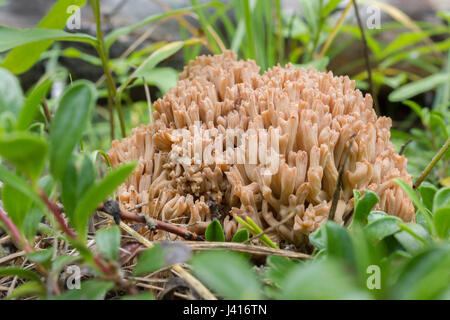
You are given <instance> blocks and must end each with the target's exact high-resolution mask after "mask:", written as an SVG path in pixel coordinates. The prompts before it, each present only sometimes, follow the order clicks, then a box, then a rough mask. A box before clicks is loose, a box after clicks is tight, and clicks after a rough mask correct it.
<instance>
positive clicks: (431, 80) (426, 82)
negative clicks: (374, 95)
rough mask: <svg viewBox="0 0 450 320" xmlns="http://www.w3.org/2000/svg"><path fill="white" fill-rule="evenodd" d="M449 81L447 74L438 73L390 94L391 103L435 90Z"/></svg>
mask: <svg viewBox="0 0 450 320" xmlns="http://www.w3.org/2000/svg"><path fill="white" fill-rule="evenodd" d="M445 81H448V75H447V74H445V73H438V74H433V75H431V76H428V77H426V78H423V79H420V80H418V81H415V82H411V83H408V84H405V85H404V86H401V87H400V88H397V89H395V90H394V91H392V92H391V93H390V94H389V97H388V98H389V101H392V102H396V101H402V100H406V99H409V98H412V97H414V96H417V95H419V94H421V93H424V92H427V91H430V90H433V89H434V88H436V87H437V86H439V85H440V84H442V83H444V82H445Z"/></svg>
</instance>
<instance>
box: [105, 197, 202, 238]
mask: <svg viewBox="0 0 450 320" xmlns="http://www.w3.org/2000/svg"><path fill="white" fill-rule="evenodd" d="M98 210H99V211H103V212H106V213H108V214H110V215H112V216H113V218H114V221H115V222H116V224H119V223H120V219H126V220H131V221H135V222H139V223H145V224H146V225H147V226H148V227H149V228H150V230H163V231H166V232H170V233H173V234H176V235H177V236H179V237H182V238H183V239H185V240H194V241H204V239H203V238H202V237H201V236H199V235H197V234H196V233H195V232H191V231H189V230H186V229H185V228H182V227H178V226H176V225H173V224H171V223H167V222H163V221H160V220H156V219H152V218H150V217H148V216H141V215H137V214H135V213H132V212H129V211H122V210H120V208H119V204H118V203H117V202H116V201H105V203H104V204H102V205H100V206H99V207H98ZM118 218H119V220H118Z"/></svg>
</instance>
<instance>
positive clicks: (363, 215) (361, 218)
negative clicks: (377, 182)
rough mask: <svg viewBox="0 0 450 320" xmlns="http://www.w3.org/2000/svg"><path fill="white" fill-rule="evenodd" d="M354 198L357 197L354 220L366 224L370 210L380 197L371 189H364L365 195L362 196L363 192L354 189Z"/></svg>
mask: <svg viewBox="0 0 450 320" xmlns="http://www.w3.org/2000/svg"><path fill="white" fill-rule="evenodd" d="M353 198H354V199H355V206H354V218H353V221H356V222H357V223H361V224H362V225H365V224H366V222H367V217H368V215H369V213H370V211H371V210H372V208H373V207H374V206H375V204H376V203H377V202H378V201H379V200H380V198H378V196H377V194H376V193H375V192H373V191H370V190H366V191H364V196H363V197H362V198H361V193H359V191H358V190H353Z"/></svg>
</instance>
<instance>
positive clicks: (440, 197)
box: [433, 187, 450, 210]
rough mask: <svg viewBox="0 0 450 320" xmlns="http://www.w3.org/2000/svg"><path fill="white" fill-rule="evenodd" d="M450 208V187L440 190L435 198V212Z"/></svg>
mask: <svg viewBox="0 0 450 320" xmlns="http://www.w3.org/2000/svg"><path fill="white" fill-rule="evenodd" d="M448 206H450V187H445V188H442V189H439V191H438V192H436V195H435V196H434V201H433V210H438V209H439V208H442V207H448Z"/></svg>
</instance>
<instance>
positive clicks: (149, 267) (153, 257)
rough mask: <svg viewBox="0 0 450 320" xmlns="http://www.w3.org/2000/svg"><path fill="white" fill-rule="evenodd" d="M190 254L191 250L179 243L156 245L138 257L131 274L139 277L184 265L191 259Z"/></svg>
mask: <svg viewBox="0 0 450 320" xmlns="http://www.w3.org/2000/svg"><path fill="white" fill-rule="evenodd" d="M191 253H192V252H191V249H190V248H189V247H188V246H186V245H184V244H183V243H181V242H175V243H174V242H172V243H170V242H168V243H162V244H157V245H155V246H154V247H153V248H150V249H147V250H146V251H144V253H143V254H142V255H141V256H140V257H139V259H138V262H137V264H136V267H135V269H134V273H133V274H134V275H136V276H139V275H143V274H148V273H151V272H154V271H157V270H159V269H161V268H163V267H167V266H171V265H174V264H177V263H184V262H186V261H187V260H188V259H189V258H190V257H191Z"/></svg>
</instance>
